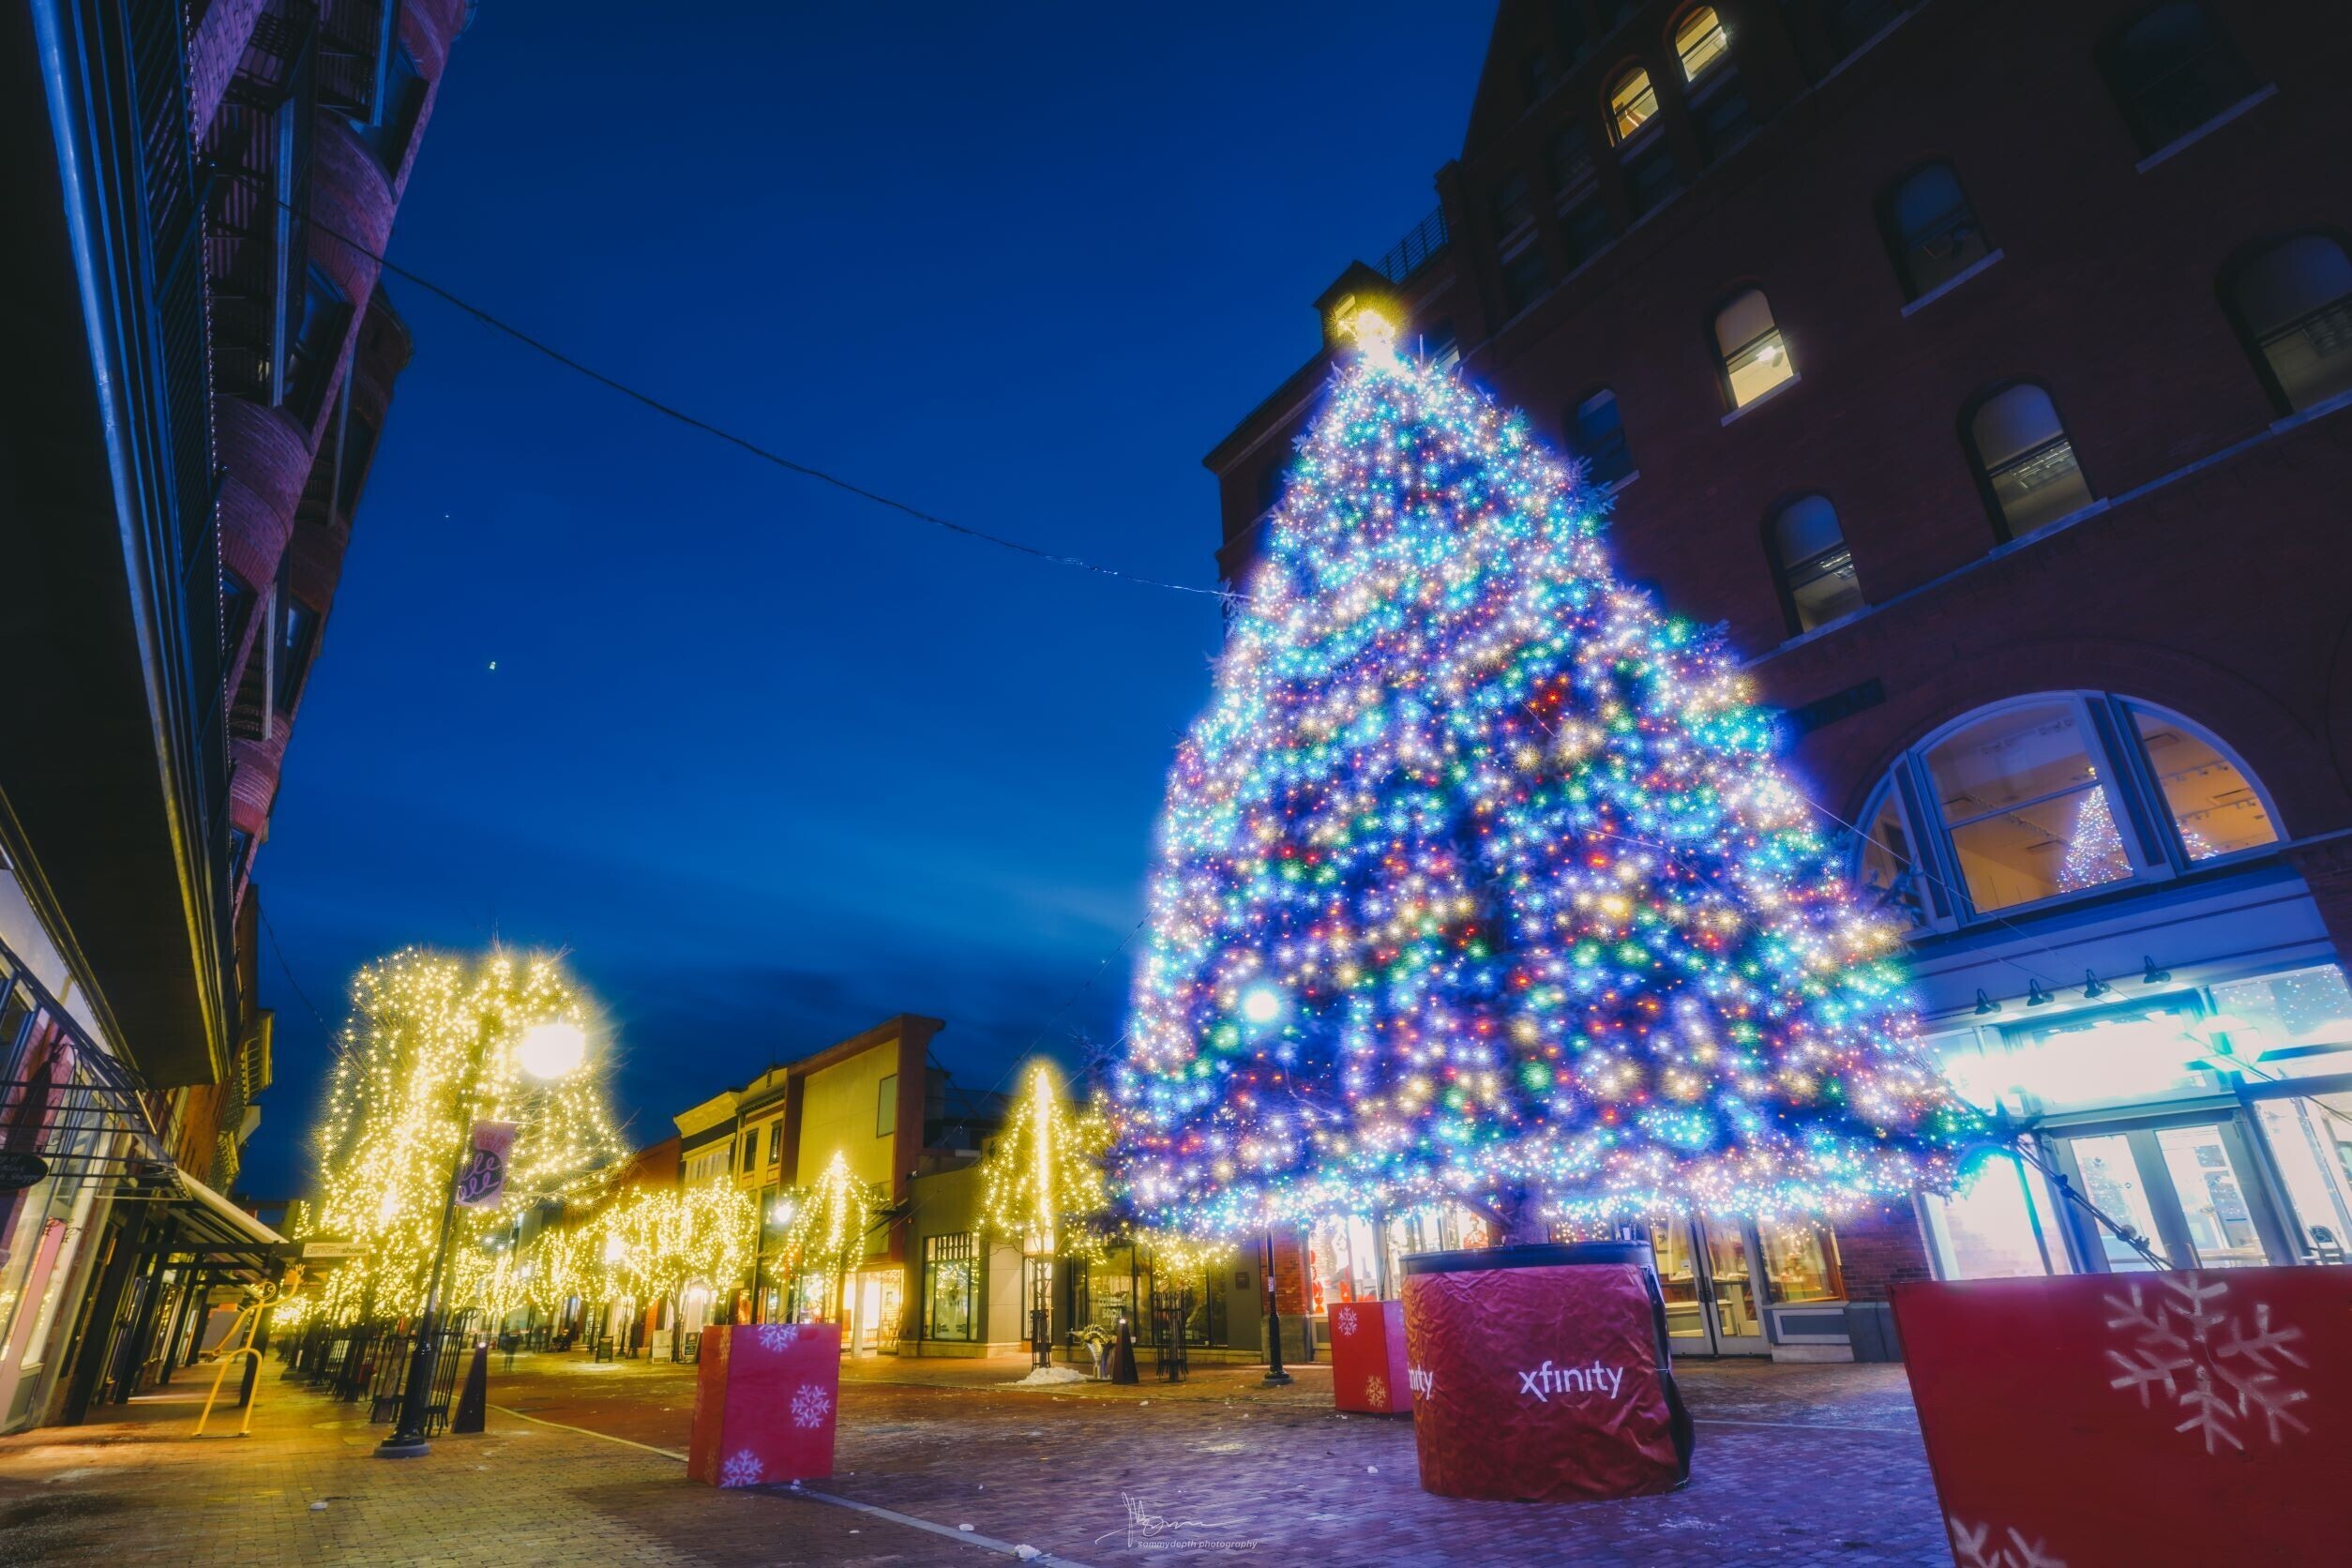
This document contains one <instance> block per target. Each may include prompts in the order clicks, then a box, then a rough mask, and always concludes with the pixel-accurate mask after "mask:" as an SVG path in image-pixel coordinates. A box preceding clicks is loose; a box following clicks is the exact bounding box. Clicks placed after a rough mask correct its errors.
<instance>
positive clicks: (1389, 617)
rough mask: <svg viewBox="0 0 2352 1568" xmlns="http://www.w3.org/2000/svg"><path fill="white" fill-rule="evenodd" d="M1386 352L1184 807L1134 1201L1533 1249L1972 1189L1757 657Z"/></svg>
mask: <svg viewBox="0 0 2352 1568" xmlns="http://www.w3.org/2000/svg"><path fill="white" fill-rule="evenodd" d="M1358 327H1359V330H1358V334H1357V336H1358V338H1359V350H1360V352H1359V353H1358V354H1356V355H1355V357H1354V359H1353V361H1352V363H1351V364H1349V366H1348V367H1347V368H1345V369H1343V370H1342V371H1341V372H1340V373H1339V374H1338V375H1337V377H1336V378H1335V380H1334V384H1333V385H1332V387H1331V389H1330V393H1329V397H1328V400H1327V402H1326V404H1325V406H1324V408H1323V409H1322V411H1321V413H1320V414H1319V416H1318V417H1317V419H1316V420H1315V422H1314V425H1313V427H1312V429H1311V430H1310V431H1309V432H1308V434H1307V435H1306V437H1305V438H1304V440H1303V441H1302V442H1301V443H1300V446H1299V456H1298V459H1297V460H1296V462H1295V464H1294V466H1293V471H1292V473H1291V475H1290V478H1289V483H1288V485H1287V487H1286V489H1285V490H1284V495H1283V500H1282V502H1281V505H1279V507H1278V508H1277V510H1276V512H1275V515H1274V521H1273V526H1272V528H1271V530H1270V533H1269V538H1268V544H1267V556H1266V559H1265V560H1264V562H1263V563H1262V564H1261V565H1259V567H1258V569H1257V570H1256V572H1255V573H1254V574H1253V575H1252V577H1251V578H1250V580H1248V581H1247V582H1246V584H1244V592H1245V594H1246V602H1245V603H1244V604H1243V605H1242V606H1241V607H1240V608H1239V610H1238V612H1237V614H1236V616H1235V619H1234V624H1233V627H1232V632H1231V636H1230V640H1229V642H1228V644H1227V647H1226V650H1225V653H1224V654H1223V656H1222V657H1221V659H1220V661H1219V664H1218V668H1217V674H1216V685H1215V692H1214V698H1213V700H1212V702H1211V705H1210V707H1209V709H1208V710H1207V711H1206V712H1205V713H1204V714H1203V715H1202V716H1201V717H1200V718H1199V720H1198V721H1196V723H1195V725H1194V727H1193V729H1192V731H1191V733H1190V735H1189V737H1188V738H1187V739H1186V741H1185V742H1184V746H1183V747H1182V749H1181V750H1180V752H1179V755H1178V758H1177V761H1176V764H1175V767H1174V770H1173V773H1172V776H1171V777H1170V781H1169V785H1168V804H1167V807H1166V811H1165V815H1164V818H1163V821H1162V823H1161V830H1160V831H1161V837H1160V848H1159V859H1158V865H1157V868H1156V870H1155V872H1154V875H1153V879H1152V883H1151V888H1150V905H1151V921H1150V926H1151V930H1150V940H1149V946H1148V948H1147V950H1146V952H1145V954H1144V956H1143V958H1142V960H1141V962H1140V963H1139V965H1138V972H1137V975H1136V980H1135V987H1134V995H1133V1002H1132V1018H1131V1028H1130V1032H1129V1054H1128V1057H1127V1060H1126V1061H1125V1063H1123V1066H1122V1068H1121V1070H1120V1071H1119V1073H1118V1075H1117V1077H1116V1085H1115V1087H1116V1093H1117V1097H1118V1100H1119V1104H1120V1115H1119V1123H1120V1141H1119V1145H1118V1148H1117V1150H1116V1151H1115V1168H1116V1174H1117V1176H1118V1179H1119V1181H1120V1184H1121V1185H1122V1187H1123V1192H1124V1194H1125V1196H1126V1198H1127V1199H1128V1200H1129V1202H1130V1203H1131V1204H1132V1205H1133V1207H1134V1208H1135V1209H1136V1210H1137V1212H1138V1214H1140V1215H1142V1216H1143V1217H1145V1218H1146V1219H1148V1220H1149V1221H1150V1222H1152V1223H1154V1224H1164V1225H1169V1226H1174V1227H1177V1228H1180V1229H1192V1230H1206V1231H1213V1232H1228V1233H1229V1232H1232V1231H1236V1230H1241V1229H1252V1228H1255V1227H1258V1226H1259V1225H1262V1224H1265V1223H1268V1222H1270V1221H1274V1220H1277V1219H1279V1220H1308V1219H1312V1218H1315V1217H1318V1216H1320V1215H1324V1214H1334V1213H1339V1212H1351V1213H1358V1214H1362V1213H1365V1212H1368V1211H1369V1210H1371V1209H1374V1208H1396V1207H1402V1206H1407V1205H1411V1204H1418V1203H1424V1202H1431V1201H1440V1200H1443V1199H1459V1200H1461V1201H1464V1202H1467V1203H1470V1204H1471V1205H1472V1206H1473V1207H1476V1208H1480V1209H1482V1210H1484V1211H1485V1212H1486V1213H1488V1214H1489V1215H1490V1216H1492V1217H1494V1218H1495V1219H1496V1220H1497V1221H1498V1223H1499V1224H1500V1226H1501V1227H1502V1229H1504V1230H1505V1231H1506V1233H1507V1234H1510V1235H1512V1236H1514V1237H1515V1238H1530V1237H1534V1236H1540V1235H1541V1234H1542V1233H1543V1232H1544V1230H1545V1228H1546V1227H1547V1226H1548V1225H1550V1224H1552V1223H1554V1222H1562V1221H1564V1222H1572V1223H1593V1222H1601V1221H1606V1220H1611V1219H1629V1218H1633V1217H1635V1216H1638V1215H1644V1214H1656V1213H1660V1212H1665V1211H1672V1210H1685V1209H1692V1208H1696V1209H1700V1210H1704V1211H1707V1212H1710V1213H1714V1214H1756V1215H1772V1214H1839V1213H1843V1212H1846V1211H1847V1210H1849V1209H1852V1208H1853V1207H1855V1206H1857V1205H1860V1204H1864V1203H1873V1202H1877V1201H1881V1200H1885V1199H1894V1198H1898V1197H1900V1196H1902V1195H1904V1194H1906V1193H1907V1192H1908V1191H1909V1190H1911V1189H1912V1188H1913V1187H1915V1186H1919V1185H1922V1184H1924V1185H1927V1186H1930V1187H1942V1186H1947V1185H1949V1184H1950V1181H1951V1177H1952V1151H1953V1150H1954V1149H1955V1148H1956V1147H1957V1146H1958V1145H1960V1144H1961V1143H1964V1142H1966V1141H1968V1140H1969V1139H1971V1138H1977V1137H1979V1136H1981V1134H1982V1127H1981V1124H1980V1123H1979V1122H1978V1120H1977V1118H1976V1116H1975V1114H1974V1113H1973V1112H1972V1111H1970V1110H1968V1108H1966V1107H1965V1106H1964V1105H1963V1104H1962V1103H1961V1102H1959V1101H1958V1100H1957V1099H1956V1098H1955V1097H1954V1096H1953V1095H1952V1093H1951V1092H1950V1091H1949V1090H1948V1089H1947V1088H1946V1086H1945V1085H1944V1084H1943V1082H1942V1080H1941V1079H1940V1078H1938V1077H1937V1074H1936V1073H1935V1071H1934V1070H1933V1069H1932V1068H1931V1067H1930V1066H1928V1065H1927V1064H1926V1063H1925V1061H1924V1060H1923V1058H1922V1055H1921V1053H1920V1050H1919V1048H1918V1041H1917V1023H1916V1018H1915V1015H1914V1013H1913V1011H1912V1008H1911V1005H1910V1003H1909V1002H1908V1000H1907V991H1906V986H1905V977H1904V972H1903V968H1902V964H1901V961H1900V944H1899V941H1898V937H1897V933H1896V931H1895V929H1894V928H1893V927H1892V926H1891V925H1890V923H1889V922H1888V921H1887V920H1885V919H1884V918H1882V917H1881V916H1880V915H1879V914H1877V912H1873V911H1871V910H1869V909H1867V908H1865V907H1864V906H1863V905H1862V903H1861V902H1860V901H1859V900H1858V898H1857V897H1856V896H1855V894H1854V892H1853V890H1852V889H1851V887H1850V886H1849V885H1848V884H1847V881H1846V879H1845V877H1844V875H1843V873H1842V871H1841V870H1840V869H1839V868H1838V867H1837V865H1836V863H1835V860H1834V858H1833V856H1832V850H1831V848H1830V845H1829V844H1828V842H1827V841H1826V840H1825V838H1824V837H1823V835H1822V834H1821V833H1820V832H1819V831H1818V829H1817V825H1816V823H1815V822H1813V821H1812V818H1811V813H1810V808H1809V807H1808V806H1807V805H1806V803H1805V801H1804V799H1803V798H1802V795H1800V793H1799V792H1797V790H1796V789H1795V788H1794V787H1793V786H1792V784H1791V783H1790V782H1789V780H1788V778H1787V776H1786V775H1785V774H1784V773H1783V772H1782V770H1781V768H1780V766H1779V764H1778V763H1777V761H1775V756H1774V749H1775V742H1774V725H1773V722H1772V718H1771V717H1770V716H1769V715H1767V714H1766V713H1764V712H1763V711H1761V710H1759V709H1758V708H1756V706H1755V705H1754V704H1753V703H1752V701H1750V695H1749V689H1748V684H1747V682H1746V680H1745V679H1744V678H1743V677H1742V676H1741V673H1740V671H1739V669H1738V666H1737V664H1736V662H1735V660H1734V659H1733V657H1732V656H1731V655H1730V654H1729V653H1728V652H1727V651H1726V649H1725V647H1724V646H1723V645H1722V643H1721V642H1720V641H1719V640H1718V639H1717V638H1716V637H1715V636H1714V635H1713V634H1711V632H1709V631H1707V630H1706V629H1704V628H1701V627H1699V626H1694V625H1692V624H1691V623H1689V622H1687V621H1683V620H1681V619H1679V618H1677V617H1675V616H1672V615H1669V614H1667V613H1666V612H1665V611H1663V610H1661V609H1660V608H1659V606H1658V605H1657V603H1656V602H1655V601H1654V600H1653V599H1652V598H1651V596H1650V595H1649V594H1648V593H1646V592H1644V591H1642V590H1641V589H1638V588H1636V587H1635V586H1633V585H1631V584H1629V583H1627V582H1625V581H1623V580H1621V579H1619V578H1618V577H1617V575H1616V573H1615V570H1614V567H1613V566H1612V564H1611V562H1610V559H1609V556H1608V553H1607V551H1606V549H1605V548H1604V545H1603V543H1602V538H1601V521H1602V520H1601V508H1600V505H1599V503H1598V499H1597V496H1596V493H1595V492H1594V491H1593V490H1591V489H1590V488H1588V487H1587V486H1586V485H1585V483H1584V482H1583V481H1582V478H1581V476H1580V475H1578V474H1577V472H1576V470H1575V469H1574V468H1573V467H1572V466H1571V465H1570V464H1568V463H1566V462H1564V461H1562V460H1560V459H1558V458H1556V457H1554V456H1553V455H1551V454H1550V453H1549V452H1547V451H1545V449H1544V448H1543V447H1542V446H1541V445H1539V444H1538V443H1537V442H1536V441H1535V439H1534V438H1533V437H1532V436H1531V435H1530V432H1529V430H1528V428H1527V425H1526V422H1525V420H1524V419H1523V418H1521V417H1519V416H1517V415H1506V414H1504V413H1503V412H1501V411H1500V409H1498V408H1497V407H1496V406H1495V405H1494V404H1493V403H1492V402H1491V401H1490V400H1488V399H1486V398H1485V396H1483V395H1482V394H1480V393H1478V392H1477V391H1475V390H1473V389H1471V388H1470V387H1469V386H1466V385H1464V384H1461V383H1460V382H1457V381H1455V380H1454V379H1453V378H1452V377H1451V376H1449V375H1447V374H1444V373H1442V372H1440V371H1439V370H1437V369H1433V368H1431V367H1429V366H1427V365H1425V364H1421V363H1418V362H1416V361H1414V360H1412V359H1410V358H1407V357H1403V356H1400V355H1399V354H1397V353H1396V352H1395V347H1394V343H1393V334H1392V333H1391V332H1390V331H1389V330H1388V329H1387V328H1385V326H1384V325H1383V324H1380V322H1379V320H1378V318H1377V317H1371V316H1367V317H1364V318H1361V319H1360V321H1359V324H1358Z"/></svg>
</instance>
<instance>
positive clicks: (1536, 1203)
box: [1462, 1187, 1552, 1246]
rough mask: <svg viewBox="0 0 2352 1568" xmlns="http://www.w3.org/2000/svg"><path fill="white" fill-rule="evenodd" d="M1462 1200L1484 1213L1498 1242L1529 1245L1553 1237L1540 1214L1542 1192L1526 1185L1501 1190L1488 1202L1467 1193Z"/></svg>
mask: <svg viewBox="0 0 2352 1568" xmlns="http://www.w3.org/2000/svg"><path fill="white" fill-rule="evenodd" d="M1462 1202H1463V1204H1464V1205H1465V1206H1467V1207H1469V1208H1471V1209H1474V1210H1476V1211H1477V1212H1478V1213H1480V1214H1484V1215H1485V1216H1486V1220H1487V1223H1489V1224H1491V1225H1492V1226H1493V1227H1494V1228H1495V1229H1496V1232H1497V1235H1496V1242H1497V1244H1499V1245H1501V1246H1530V1245H1536V1244H1542V1243H1544V1242H1548V1241H1550V1240H1551V1239H1552V1227H1551V1222H1550V1221H1549V1220H1547V1219H1545V1217H1544V1214H1543V1208H1544V1200H1543V1198H1542V1196H1541V1195H1540V1194H1537V1193H1533V1192H1530V1191H1529V1190H1528V1189H1527V1188H1525V1187H1513V1188H1512V1189H1510V1190H1509V1191H1507V1192H1504V1193H1500V1194H1499V1195H1497V1197H1496V1199H1495V1201H1493V1202H1491V1203H1489V1202H1486V1201H1485V1200H1484V1199H1476V1198H1470V1197H1465V1198H1463V1199H1462Z"/></svg>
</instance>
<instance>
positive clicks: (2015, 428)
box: [1968, 381, 2090, 539]
mask: <svg viewBox="0 0 2352 1568" xmlns="http://www.w3.org/2000/svg"><path fill="white" fill-rule="evenodd" d="M1968 455H1969V457H1970V458H1971V459H1972V460H1974V461H1975V463H1976V470H1977V477H1978V479H1979V480H1980V481H1981V482H1982V483H1983V487H1984V494H1985V500H1986V504H1987V505H1990V506H1991V507H1992V509H1993V517H1994V520H1996V521H1997V522H1998V523H1999V525H2000V527H2001V531H2002V533H2003V535H2004V536H2006V537H2008V538H2012V539H2022V538H2024V537H2025V536H2026V535H2028V534H2031V533H2033V532H2035V531H2036V530H2038V529H2043V528H2046V527H2048V526H2049V525H2050V524H2051V523H2054V522H2056V521H2058V520H2059V519H2060V518H2063V517H2067V516H2069V515H2071V514H2072V513H2074V512H2076V511H2079V510H2081V509H2082V508H2083V507H2084V506H2086V505H2089V504H2090V486H2089V485H2088V483H2087V482H2085V480H2084V478H2083V469H2082V464H2081V463H2079V462H2077V461H2076V460H2075V459H2074V444H2073V442H2071V441H2069V440H2068V439H2067V438H2066V427H2065V426H2064V425H2062V424H2060V423H2059V422H2058V409H2057V407H2056V405H2054V404H2053V403H2052V402H2051V401H2050V394H2049V393H2048V392H2046V391H2044V390H2043V388H2042V387H2040V386H2038V385H2036V384H2033V383H2032V382H2029V381H2028V382H2019V383H2018V384H2015V385H2014V386H2011V387H2008V388H2006V389H2004V390H2002V391H2000V392H1997V393H1995V394H1993V395H1992V396H1991V397H1988V398H1986V399H1985V400H1983V402H1981V403H1979V404H1978V405H1977V408H1976V412H1975V414H1974V415H1971V416H1970V417H1969V419H1968Z"/></svg>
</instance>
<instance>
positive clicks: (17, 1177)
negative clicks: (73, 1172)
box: [0, 1149, 49, 1192]
mask: <svg viewBox="0 0 2352 1568" xmlns="http://www.w3.org/2000/svg"><path fill="white" fill-rule="evenodd" d="M47 1180H49V1162H48V1161H47V1160H45V1159H43V1158H41V1157H40V1156H39V1155H38V1154H36V1153H30V1152H29V1151H26V1150H23V1149H0V1192H19V1191H22V1190H23V1189H24V1188H26V1187H32V1186H38V1185H39V1184H41V1183H43V1182H46V1181H47Z"/></svg>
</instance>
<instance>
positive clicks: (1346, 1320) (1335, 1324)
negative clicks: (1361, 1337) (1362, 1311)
mask: <svg viewBox="0 0 2352 1568" xmlns="http://www.w3.org/2000/svg"><path fill="white" fill-rule="evenodd" d="M1331 1326H1332V1329H1333V1332H1334V1333H1337V1334H1353V1333H1355V1332H1356V1309H1355V1308H1354V1307H1352V1306H1343V1307H1341V1308H1340V1309H1339V1311H1338V1312H1337V1314H1336V1315H1334V1317H1333V1319H1332V1320H1331Z"/></svg>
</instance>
